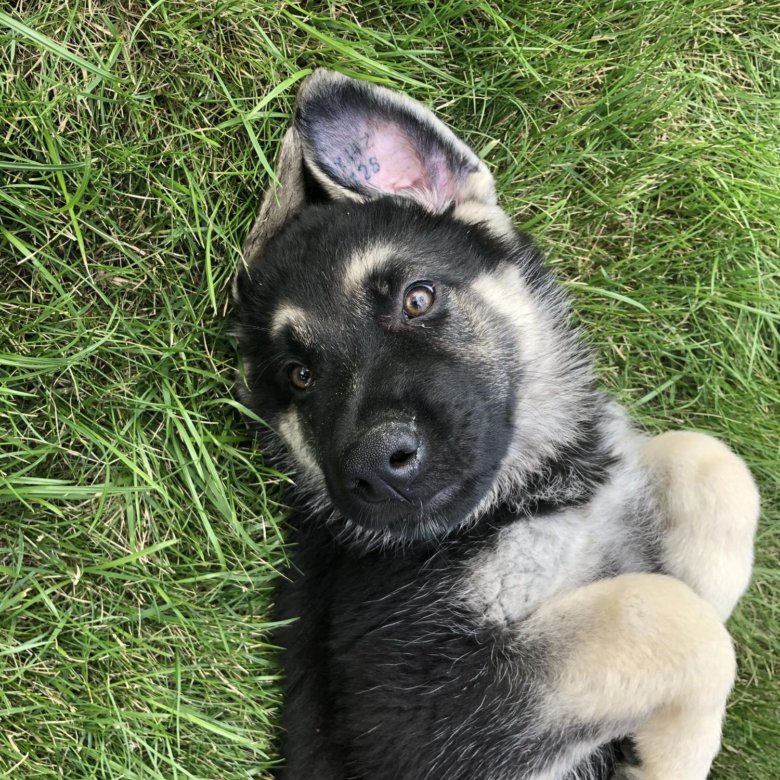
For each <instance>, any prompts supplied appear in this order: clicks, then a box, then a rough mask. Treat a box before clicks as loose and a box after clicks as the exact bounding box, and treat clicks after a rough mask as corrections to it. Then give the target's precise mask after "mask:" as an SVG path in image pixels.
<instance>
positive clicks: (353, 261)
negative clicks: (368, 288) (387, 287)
mask: <svg viewBox="0 0 780 780" xmlns="http://www.w3.org/2000/svg"><path fill="white" fill-rule="evenodd" d="M394 251H397V249H394V248H393V247H391V246H384V245H382V244H377V245H374V246H371V247H367V248H366V249H363V250H361V251H360V252H356V253H355V254H354V255H352V257H350V258H349V259H348V260H347V263H346V266H345V269H344V290H345V292H347V293H352V292H359V291H360V289H361V288H362V287H363V286H364V285H365V283H366V279H367V278H368V276H370V275H371V274H372V273H373V272H374V271H376V270H378V269H379V268H382V266H383V265H384V264H385V263H386V262H387V261H388V260H389V259H390V258H391V257H392V254H393V252H394Z"/></svg>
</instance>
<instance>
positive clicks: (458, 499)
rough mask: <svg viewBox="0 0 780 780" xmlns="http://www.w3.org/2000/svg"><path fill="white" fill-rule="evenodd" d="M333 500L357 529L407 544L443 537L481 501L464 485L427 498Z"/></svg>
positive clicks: (454, 486) (458, 485) (451, 487)
mask: <svg viewBox="0 0 780 780" xmlns="http://www.w3.org/2000/svg"><path fill="white" fill-rule="evenodd" d="M340 499H341V500H339V499H336V498H335V497H333V501H334V504H335V505H336V507H337V508H339V509H340V510H341V512H342V513H343V515H344V516H345V517H346V518H348V519H349V520H351V521H352V522H353V523H355V524H356V525H357V526H360V527H361V528H364V529H366V530H369V531H381V532H383V533H388V534H390V535H391V536H393V537H396V538H398V539H404V540H407V541H414V540H421V539H425V538H433V537H435V536H441V535H442V534H443V533H446V532H447V531H449V530H450V529H452V528H454V527H456V526H457V525H458V524H459V523H461V522H462V521H463V520H464V518H465V517H467V516H468V515H469V514H470V512H471V511H472V510H473V508H474V507H475V506H476V505H477V503H478V501H479V499H478V497H475V496H474V495H473V494H472V491H471V490H469V489H468V488H467V487H466V486H464V484H463V483H449V484H446V485H444V486H443V487H440V488H438V489H435V490H434V492H433V493H432V494H430V495H428V496H426V497H422V496H419V495H417V496H415V495H409V496H401V495H400V494H399V496H398V497H397V498H387V499H385V500H380V501H373V502H371V503H367V502H359V503H358V502H354V501H351V500H347V501H344V496H343V495H342V496H341V497H340Z"/></svg>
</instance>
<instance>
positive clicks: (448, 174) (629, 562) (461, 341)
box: [235, 71, 758, 780]
mask: <svg viewBox="0 0 780 780" xmlns="http://www.w3.org/2000/svg"><path fill="white" fill-rule="evenodd" d="M278 178H279V181H280V187H277V188H272V189H271V191H269V192H268V193H267V194H266V196H265V200H264V201H263V203H262V206H261V210H260V215H259V218H258V220H257V222H256V224H255V226H254V228H253V229H252V232H251V234H250V236H249V239H248V242H247V245H246V248H245V257H244V262H243V264H242V267H241V268H240V269H239V271H238V274H237V277H236V282H235V299H236V308H237V321H238V328H237V332H238V341H239V349H240V354H241V359H242V363H243V367H242V372H241V380H240V385H241V395H242V398H243V399H244V401H245V403H246V405H247V406H248V407H249V408H250V409H251V410H252V411H253V412H255V413H256V414H257V415H260V416H261V417H262V419H263V420H264V421H266V422H267V426H268V427H263V428H261V430H260V432H259V433H260V435H261V436H263V437H264V440H265V445H266V446H267V448H268V451H269V452H273V453H275V454H276V456H277V457H278V459H279V463H280V464H281V465H282V467H284V468H285V469H287V470H289V471H291V472H294V474H295V477H296V483H295V488H294V490H293V491H292V494H291V496H290V497H289V503H290V505H291V507H292V518H291V523H292V525H293V527H294V533H295V537H294V540H293V542H294V544H293V546H292V553H291V555H292V565H291V567H290V570H289V572H288V574H287V576H286V577H285V578H284V579H283V580H282V582H281V583H280V586H279V590H278V608H279V613H280V617H281V618H296V620H295V621H293V622H291V623H289V625H287V627H285V628H284V629H283V630H282V631H281V632H280V634H279V637H278V641H279V643H280V644H282V645H283V646H284V648H285V650H284V657H283V660H284V673H285V680H286V682H285V691H286V706H285V710H284V716H283V757H284V764H283V766H282V767H281V768H280V770H279V772H278V775H277V776H278V777H279V778H287V779H290V778H293V779H294V780H423V778H425V780H510V778H511V780H519V779H520V778H524V779H525V780H562V779H563V778H565V779H566V780H575V778H576V779H577V780H606V778H634V779H635V780H639V779H640V778H641V780H702V779H703V778H705V777H706V776H707V773H708V770H709V767H710V764H711V762H712V759H713V757H714V756H715V754H716V752H717V750H718V746H719V741H720V731H721V722H722V718H723V714H724V707H725V703H726V699H727V696H728V694H729V691H730V689H731V686H732V684H733V680H734V674H735V663H734V652H733V648H732V644H731V640H730V637H729V635H728V633H727V632H726V630H725V629H724V627H723V621H725V619H726V618H727V617H728V615H729V614H730V612H731V610H732V608H733V607H734V605H735V603H736V601H737V599H738V598H739V597H740V595H741V594H742V592H743V591H744V589H745V587H746V586H747V584H748V580H749V577H750V570H751V565H752V549H753V535H754V530H755V524H756V520H757V515H758V495H757V492H756V488H755V485H754V483H753V480H752V478H751V476H750V473H749V472H748V470H747V468H746V467H745V465H744V464H743V462H742V461H741V460H740V459H739V458H738V457H736V456H735V455H734V454H732V453H731V452H730V450H729V449H727V448H726V447H725V446H724V445H723V444H721V443H719V442H717V441H716V440H714V439H712V438H709V437H707V436H704V435H701V434H696V433H684V432H676V433H667V434H665V435H662V436H659V437H656V438H648V437H646V436H644V435H642V434H641V433H639V432H637V431H636V430H635V429H634V428H632V426H631V424H630V422H629V421H628V420H627V419H626V416H625V414H624V413H623V411H622V410H621V409H620V408H619V407H618V406H617V405H616V403H615V402H614V401H612V400H611V399H610V398H609V397H607V396H606V395H605V394H604V393H603V392H602V391H601V390H600V389H599V388H598V386H597V384H596V382H595V381H594V377H593V372H592V368H591V356H590V355H589V354H588V351H587V349H585V348H584V347H583V345H582V343H581V342H580V339H579V337H578V334H577V331H576V330H575V329H574V328H573V326H572V324H571V322H570V315H569V305H568V301H567V298H566V295H565V294H564V292H563V291H562V289H561V287H560V286H559V285H558V284H557V283H556V281H555V279H554V277H553V275H552V273H551V272H550V271H549V270H548V269H547V268H546V267H545V265H544V263H543V259H542V257H541V256H540V254H539V252H538V251H537V250H536V249H535V248H534V246H533V244H532V243H531V242H530V240H529V239H528V238H527V237H525V236H523V235H521V234H520V233H518V232H516V230H515V229H514V228H513V227H512V225H511V222H510V220H509V218H508V217H507V215H506V214H505V213H504V212H503V211H502V210H501V209H500V208H499V206H498V205H497V203H496V195H495V188H494V182H493V178H492V176H491V175H490V173H489V172H488V169H487V168H486V166H485V165H484V163H482V162H481V161H480V159H479V158H478V157H477V156H476V154H475V153H474V152H473V151H472V150H471V149H469V148H468V147H467V146H466V145H465V144H464V143H463V142H462V141H461V140H460V139H459V138H457V137H456V136H455V135H454V134H453V132H452V131H451V130H450V129H449V128H448V127H446V126H445V125H444V124H443V123H442V122H440V121H439V120H438V119H436V118H435V117H434V116H433V114H431V112H429V111H428V110H427V109H425V108H424V107H422V106H421V105H419V104H418V103H416V102H414V101H412V100H410V99H409V98H407V97H405V96H403V95H400V94H397V93H395V92H392V91H390V90H387V89H384V88H381V87H377V86H373V85H370V84H368V83H364V82H359V81H355V80H352V79H349V78H346V77H344V76H342V75H339V74H337V73H332V72H328V71H317V72H316V73H315V74H314V75H312V76H311V77H309V78H308V79H307V80H306V82H305V83H304V85H303V86H302V88H301V90H300V94H299V97H298V101H297V105H296V109H295V118H294V123H293V126H292V127H291V128H290V129H289V130H288V132H287V135H286V136H285V139H284V142H283V145H282V149H281V156H280V160H279V165H278ZM627 745H628V746H630V749H628V748H627V747H626V746H627Z"/></svg>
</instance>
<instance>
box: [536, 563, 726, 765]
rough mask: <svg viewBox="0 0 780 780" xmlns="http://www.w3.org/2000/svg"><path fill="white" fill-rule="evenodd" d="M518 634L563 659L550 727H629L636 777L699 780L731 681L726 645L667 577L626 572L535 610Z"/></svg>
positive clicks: (713, 747)
mask: <svg viewBox="0 0 780 780" xmlns="http://www.w3.org/2000/svg"><path fill="white" fill-rule="evenodd" d="M521 625H522V632H523V634H526V633H527V634H528V635H529V636H530V637H538V638H539V639H540V640H541V641H542V642H543V643H545V644H546V643H549V645H550V647H551V652H552V653H556V654H557V653H559V652H563V653H564V657H563V658H562V659H561V661H560V663H559V664H556V673H555V677H554V679H552V680H550V682H549V685H550V691H549V698H548V711H547V717H548V718H549V719H550V721H551V722H553V723H560V722H562V721H563V722H566V721H567V720H571V722H572V723H599V722H605V723H610V722H612V723H615V722H622V723H624V724H633V728H632V731H633V735H634V738H635V741H636V745H637V750H638V752H639V756H640V758H641V762H642V763H641V766H640V767H639V768H637V769H635V770H633V772H634V774H633V777H635V778H636V780H704V778H706V777H707V773H708V771H709V767H710V764H711V763H712V760H713V758H714V757H715V754H716V753H717V751H718V746H719V742H720V728H721V722H722V719H723V714H724V711H725V704H726V699H727V697H728V694H729V691H730V690H731V686H732V684H733V681H734V675H735V659H734V650H733V647H732V644H731V639H730V637H729V635H728V633H727V632H726V630H725V629H724V628H723V625H722V624H721V622H720V619H719V616H718V615H717V614H716V613H715V611H714V610H713V609H712V607H711V606H710V605H709V604H707V603H706V602H704V601H703V600H702V599H701V598H699V597H698V596H697V595H696V594H695V593H694V592H693V591H692V590H691V589H690V588H688V587H687V586H686V585H684V584H683V583H681V582H679V581H678V580H675V579H674V578H672V577H667V576H663V575H657V574H624V575H622V576H619V577H615V578H613V579H609V580H601V581H599V582H596V583H593V584H591V585H586V586H584V587H581V588H578V589H576V590H574V591H571V592H569V593H567V594H564V595H562V596H559V597H556V598H554V599H552V600H551V601H549V602H547V603H545V604H543V605H542V606H541V607H540V608H539V610H537V612H536V613H535V614H534V615H533V616H532V617H530V618H529V619H528V620H527V621H526V622H525V623H523V624H521Z"/></svg>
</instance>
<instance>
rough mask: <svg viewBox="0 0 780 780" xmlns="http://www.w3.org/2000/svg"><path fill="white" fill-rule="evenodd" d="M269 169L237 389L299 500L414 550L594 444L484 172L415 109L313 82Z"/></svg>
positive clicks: (584, 389)
mask: <svg viewBox="0 0 780 780" xmlns="http://www.w3.org/2000/svg"><path fill="white" fill-rule="evenodd" d="M278 176H279V179H280V188H279V189H278V190H273V191H271V192H269V193H268V194H267V195H266V198H265V200H264V202H263V205H262V207H261V211H260V216H259V218H258V220H257V222H256V224H255V226H254V228H253V230H252V233H251V234H250V238H249V240H248V242H247V246H246V248H245V262H244V265H243V266H242V268H241V269H239V272H238V275H237V277H236V284H235V297H236V301H237V320H238V339H239V349H240V352H241V355H242V358H243V366H244V368H243V380H242V385H243V386H242V395H243V397H244V400H245V402H246V403H247V405H248V406H249V407H250V408H251V409H253V410H254V411H255V412H256V413H257V414H258V415H260V416H261V417H262V418H263V419H264V420H265V421H266V422H267V423H268V426H269V429H270V431H271V433H270V438H269V439H268V440H267V442H266V443H267V444H268V445H269V446H270V447H273V445H274V441H273V439H274V437H278V439H277V441H276V443H281V444H282V445H283V447H282V451H286V453H287V454H288V455H289V456H290V457H291V462H289V461H285V460H284V459H282V464H283V467H284V468H287V469H290V468H291V469H292V470H294V471H295V472H296V475H297V481H298V485H299V490H300V491H301V493H302V494H303V495H305V496H306V497H307V498H308V499H309V500H310V501H311V502H312V503H313V504H314V505H316V506H317V507H319V508H322V509H325V510H328V511H329V513H330V515H331V519H334V518H335V519H336V521H337V522H341V523H342V524H343V525H344V527H345V528H349V529H351V530H360V531H362V532H363V536H364V537H366V536H368V537H371V538H375V539H380V540H383V541H390V540H399V539H403V540H406V541H414V540H417V539H431V538H436V537H440V536H442V535H445V534H446V533H447V532H448V531H450V530H451V529H452V528H454V527H458V526H461V525H462V524H463V523H465V522H468V521H470V520H473V519H474V518H477V517H478V516H479V515H480V514H481V513H482V512H483V511H484V510H485V509H486V508H488V507H489V506H491V505H493V504H495V503H496V502H498V501H507V500H514V501H515V502H516V503H517V502H521V501H522V498H523V497H527V496H528V495H529V493H530V492H532V491H533V490H535V491H536V492H537V493H538V492H539V491H540V490H542V492H544V490H545V489H550V484H552V483H554V481H555V473H554V472H555V468H556V464H557V463H558V461H559V460H560V459H561V456H562V454H563V452H564V451H565V450H566V448H567V447H577V446H580V445H581V443H582V437H583V436H587V435H588V430H587V425H586V424H585V421H586V420H587V413H586V412H587V408H588V403H589V400H588V399H589V398H591V397H592V383H591V378H590V371H589V361H588V359H587V355H585V354H584V353H583V350H582V349H581V347H580V346H579V345H578V343H577V339H576V337H575V335H574V333H573V331H572V330H571V328H570V327H569V325H568V308H567V305H566V301H565V298H564V296H563V295H562V293H561V291H560V289H559V288H558V287H557V286H556V285H555V283H554V281H553V279H552V277H551V276H550V274H549V272H548V271H546V270H545V269H544V267H543V265H542V263H541V258H540V257H539V255H538V253H537V252H536V251H535V250H534V248H533V246H532V245H531V244H530V242H529V241H528V240H527V239H526V238H524V237H523V236H521V235H519V234H518V233H517V232H516V231H515V230H514V229H513V228H512V226H511V223H510V221H509V219H508V217H507V216H506V215H505V214H504V212H503V211H501V209H500V208H499V207H498V206H497V205H496V202H495V194H494V183H493V179H492V177H491V176H490V174H489V173H488V171H487V169H486V168H485V166H484V164H483V163H482V162H481V161H480V160H479V159H478V158H477V156H476V155H475V154H474V153H473V152H472V151H471V150H470V149H469V148H468V147H467V146H466V145H465V144H463V142H462V141H460V140H459V139H458V138H457V137H456V136H455V135H454V134H453V133H452V132H451V131H450V130H449V129H448V128H447V127H446V126H445V125H443V124H442V123H441V122H439V121H438V120H437V119H436V118H435V117H434V116H433V115H432V114H431V113H430V112H428V111H427V110H426V109H424V108H422V107H421V106H420V105H418V104H417V103H414V102H412V101H411V100H409V99H408V98H406V97H404V96H401V95H398V94H396V93H393V92H390V91H389V90H385V89H382V88H379V87H372V86H369V85H367V84H364V83H361V82H356V81H353V80H350V79H347V78H345V77H343V76H340V75H338V74H334V73H329V72H326V71H318V72H317V73H315V74H314V75H313V76H312V77H310V78H309V79H308V80H307V81H306V82H305V83H304V85H303V87H302V88H301V93H300V95H299V98H298V103H297V106H296V115H295V122H294V125H293V127H292V128H291V129H290V130H289V131H288V133H287V136H286V137H285V140H284V143H283V147H282V152H281V157H280V162H279V170H278ZM277 450H279V448H277ZM543 474H547V475H548V476H550V477H551V480H552V482H550V480H548V481H547V482H545V484H544V486H542V482H543V481H544V480H542V482H540V475H543ZM548 483H550V484H548Z"/></svg>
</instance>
